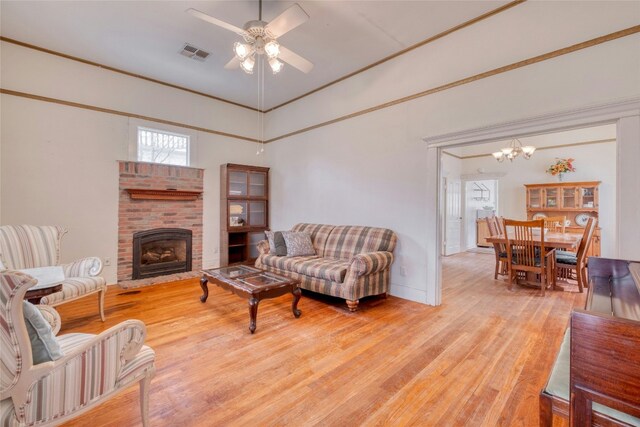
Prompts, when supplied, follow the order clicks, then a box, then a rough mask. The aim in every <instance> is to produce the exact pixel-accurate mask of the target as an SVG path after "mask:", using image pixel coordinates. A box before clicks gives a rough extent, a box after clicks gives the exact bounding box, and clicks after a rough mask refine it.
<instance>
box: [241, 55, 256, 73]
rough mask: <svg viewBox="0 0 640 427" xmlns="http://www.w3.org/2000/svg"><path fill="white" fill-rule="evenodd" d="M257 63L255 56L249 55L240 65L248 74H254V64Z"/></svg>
mask: <svg viewBox="0 0 640 427" xmlns="http://www.w3.org/2000/svg"><path fill="white" fill-rule="evenodd" d="M254 65H256V61H255V59H253V56H249V57H248V58H246V59H245V60H244V61H242V62H241V63H240V67H241V68H242V70H243V71H244V72H245V73H247V74H253V66H254Z"/></svg>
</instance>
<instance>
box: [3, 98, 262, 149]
mask: <svg viewBox="0 0 640 427" xmlns="http://www.w3.org/2000/svg"><path fill="white" fill-rule="evenodd" d="M0 94H5V95H11V96H17V97H20V98H27V99H34V100H36V101H43V102H50V103H53V104H59V105H64V106H67V107H75V108H81V109H83V110H90V111H97V112H100V113H107V114H114V115H116V116H124V117H131V118H134V119H141V120H147V121H149V122H155V123H161V124H164V125H169V126H178V127H181V128H185V129H191V130H195V131H198V132H205V133H211V134H214V135H220V136H225V137H228V138H234V139H240V140H243V141H249V142H260V140H258V139H256V138H249V137H247V136H242V135H236V134H234V133H228V132H223V131H219V130H215V129H209V128H203V127H200V126H193V125H189V124H186V123H180V122H174V121H171V120H165V119H160V118H157V117H150V116H143V115H141V114H135V113H128V112H126V111H120V110H112V109H110V108H103V107H96V106H95V105H88V104H80V103H78V102H72V101H65V100H63V99H57V98H49V97H46V96H40V95H34V94H31V93H25V92H18V91H15V90H11V89H4V88H0Z"/></svg>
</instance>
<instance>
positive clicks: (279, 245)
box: [273, 231, 287, 256]
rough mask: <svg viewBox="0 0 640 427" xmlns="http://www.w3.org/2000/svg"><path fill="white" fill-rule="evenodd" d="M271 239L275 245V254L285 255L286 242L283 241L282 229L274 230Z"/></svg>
mask: <svg viewBox="0 0 640 427" xmlns="http://www.w3.org/2000/svg"><path fill="white" fill-rule="evenodd" d="M273 241H274V243H275V246H276V255H277V256H287V243H286V242H285V241H284V236H283V235H282V231H276V233H275V234H274V235H273Z"/></svg>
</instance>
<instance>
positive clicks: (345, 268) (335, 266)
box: [256, 224, 397, 311]
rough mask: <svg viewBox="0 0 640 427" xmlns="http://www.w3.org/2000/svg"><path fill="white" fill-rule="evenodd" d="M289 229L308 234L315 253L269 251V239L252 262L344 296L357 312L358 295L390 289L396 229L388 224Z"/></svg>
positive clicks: (306, 285) (309, 287) (307, 286)
mask: <svg viewBox="0 0 640 427" xmlns="http://www.w3.org/2000/svg"><path fill="white" fill-rule="evenodd" d="M292 231H298V232H306V233H309V234H310V235H311V241H312V242H313V247H314V249H315V250H316V255H314V256H302V257H282V256H276V255H271V254H269V242H268V241H267V240H263V241H261V242H260V243H258V250H259V252H260V255H259V256H258V259H257V260H256V267H258V268H262V269H264V270H267V271H271V272H273V273H276V274H281V275H283V276H287V277H291V278H294V279H298V280H300V284H301V285H300V286H301V287H302V288H303V289H307V290H310V291H313V292H318V293H321V294H327V295H332V296H335V297H339V298H344V299H345V300H347V305H348V307H349V310H351V311H356V310H357V307H358V302H359V299H360V298H362V297H366V296H369V295H380V294H387V293H388V292H389V271H390V268H391V264H392V263H393V250H394V249H395V247H396V242H397V237H396V234H395V233H394V232H393V231H391V230H389V229H386V228H375V227H361V226H352V225H338V226H336V225H326V224H296V225H295V226H294V227H293V228H292Z"/></svg>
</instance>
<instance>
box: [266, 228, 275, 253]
mask: <svg viewBox="0 0 640 427" xmlns="http://www.w3.org/2000/svg"><path fill="white" fill-rule="evenodd" d="M264 234H265V235H266V236H267V240H268V241H269V255H275V254H276V243H275V241H274V240H273V235H274V234H275V233H274V232H273V231H265V232H264Z"/></svg>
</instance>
